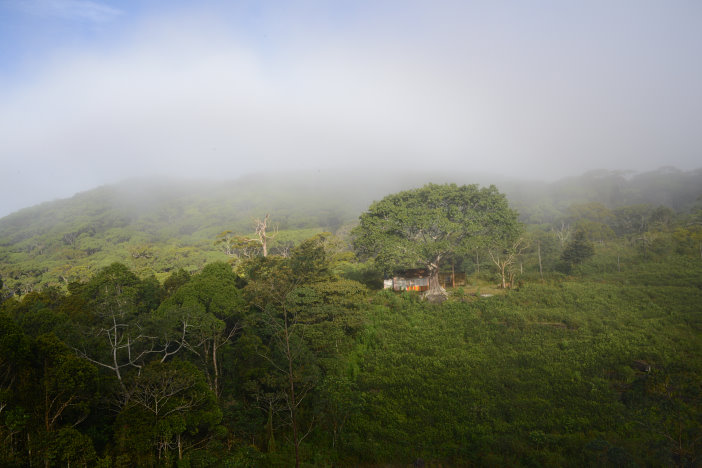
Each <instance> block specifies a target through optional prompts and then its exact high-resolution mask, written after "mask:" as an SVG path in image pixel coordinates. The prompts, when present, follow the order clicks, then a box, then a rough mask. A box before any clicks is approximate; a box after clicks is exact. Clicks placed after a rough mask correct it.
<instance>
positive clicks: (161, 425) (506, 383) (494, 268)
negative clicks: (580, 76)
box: [0, 170, 702, 467]
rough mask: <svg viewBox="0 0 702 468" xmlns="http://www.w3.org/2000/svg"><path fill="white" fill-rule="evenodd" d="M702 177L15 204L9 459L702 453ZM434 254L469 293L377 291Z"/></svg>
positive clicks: (266, 461)
mask: <svg viewBox="0 0 702 468" xmlns="http://www.w3.org/2000/svg"><path fill="white" fill-rule="evenodd" d="M700 175H702V173H701V172H699V171H697V172H692V173H681V172H676V171H671V170H663V171H659V172H657V173H655V174H642V175H640V176H637V177H632V178H629V179H625V178H623V177H622V176H621V175H619V174H612V173H592V174H586V175H584V176H582V177H580V178H577V179H573V180H569V181H563V182H559V183H555V184H550V185H538V186H536V187H535V188H534V187H532V188H529V187H530V186H532V185H533V184H526V183H517V182H509V183H508V182H504V186H505V187H506V188H505V189H504V192H505V193H506V194H507V197H505V196H504V195H503V194H502V193H500V192H499V191H498V190H497V189H496V188H494V187H488V188H480V187H478V186H459V185H455V184H441V185H438V184H427V185H425V186H424V187H421V188H414V189H412V190H404V191H401V192H398V193H392V194H388V192H389V190H383V191H381V190H380V187H381V182H380V178H379V179H377V180H376V179H372V180H371V179H367V180H366V181H365V183H366V185H365V186H364V189H363V190H361V189H360V188H359V187H360V185H358V186H356V185H354V184H349V185H343V184H341V183H340V182H338V181H333V180H330V179H327V184H326V185H323V184H321V183H320V184H318V185H315V186H310V185H306V187H307V188H306V189H304V190H303V189H301V188H300V186H299V185H296V184H293V183H288V184H287V185H286V184H285V183H284V181H282V180H280V179H275V178H270V179H267V182H265V183H264V181H263V179H260V178H252V179H248V180H240V181H237V182H233V183H221V184H214V183H210V184H199V183H197V184H195V183H188V184H174V183H170V184H167V183H165V182H163V181H162V182H159V183H154V182H146V181H141V182H132V183H129V184H125V185H120V186H113V187H102V188H100V189H96V190H94V191H91V192H87V193H83V194H79V195H76V196H75V197H73V198H72V199H70V200H62V201H57V202H51V203H47V204H44V205H41V206H38V207H34V208H31V209H26V210H23V211H21V212H18V213H15V214H14V215H11V216H8V217H6V218H4V219H3V220H2V221H1V223H0V232H1V233H2V239H3V240H2V253H1V255H2V282H3V283H4V284H3V285H2V291H3V294H2V296H0V441H1V442H2V443H0V465H2V466H8V467H12V466H17V467H19V466H35V465H44V466H69V465H70V466H76V465H79V466H100V467H127V466H146V467H156V466H159V467H174V466H179V467H184V466H191V467H198V466H199V467H204V466H281V467H282V466H293V465H296V466H378V465H387V466H408V465H412V464H414V465H415V466H422V465H424V466H554V467H555V466H612V467H615V466H616V467H619V466H699V464H700V461H701V460H702V429H701V428H702V400H701V399H700V395H702V361H700V359H699V356H700V355H702V307H701V306H700V304H702V204H701V203H700V202H701V200H700V198H699V197H700V193H701V192H702V184H700V183H699V177H700ZM641 180H647V181H655V182H656V183H655V184H654V183H651V184H645V183H643V182H641ZM373 181H377V183H378V185H374V184H375V182H373ZM371 182H373V183H371ZM412 182H413V180H411V178H407V179H403V180H401V179H396V180H395V182H394V184H395V186H396V187H399V188H404V186H405V184H407V185H409V186H415V187H416V186H417V185H416V184H415V185H413V184H412ZM306 183H307V184H309V183H311V179H309V180H306ZM358 184H360V182H358ZM420 185H421V184H420ZM587 186H590V187H592V190H593V191H588V190H585V189H584V187H587ZM352 187H355V188H353V190H352ZM607 187H609V188H607ZM615 189H616V190H617V191H618V192H616V193H617V194H618V195H617V196H614V195H612V194H613V193H615ZM354 190H355V192H356V193H357V196H356V197H354V195H353V193H354ZM525 190H528V192H520V191H525ZM381 198H382V200H381ZM362 200H366V201H364V202H363V203H367V205H365V206H363V207H358V204H361V201H362ZM372 200H379V201H376V202H373V203H372V204H371V201H372ZM508 201H509V204H508V203H507V202H508ZM510 205H511V206H510ZM515 207H521V208H519V209H520V212H519V215H520V218H521V219H522V221H523V223H517V222H516V220H517V213H516V212H515V211H514V208H515ZM361 213H363V214H362V216H361V220H360V222H358V221H357V220H358V216H359V214H361ZM266 214H269V215H270V216H269V217H268V218H266V217H265V216H266ZM275 225H277V228H276V227H275ZM354 226H355V227H354ZM264 240H265V242H267V243H268V244H267V246H266V248H263V245H262V243H263V241H264ZM437 255H438V257H440V258H441V262H439V261H438V260H437V258H438V257H437ZM422 262H425V263H422ZM422 265H429V267H431V265H435V266H436V268H437V270H440V271H441V272H443V273H449V272H450V273H456V272H458V273H465V278H466V280H465V284H457V285H456V286H455V287H448V288H447V289H448V290H447V291H445V295H442V297H441V301H437V302H435V303H433V302H430V301H429V300H427V297H428V295H427V296H426V297H425V296H423V295H422V293H419V292H414V291H392V290H389V289H380V288H381V286H382V279H383V276H384V275H387V274H389V273H395V272H397V271H400V270H402V269H405V268H411V267H417V266H419V267H421V266H422ZM437 287H438V286H437Z"/></svg>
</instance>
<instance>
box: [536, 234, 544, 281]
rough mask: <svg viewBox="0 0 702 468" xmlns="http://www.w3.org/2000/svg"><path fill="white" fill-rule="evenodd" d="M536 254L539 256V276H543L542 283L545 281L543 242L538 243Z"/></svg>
mask: <svg viewBox="0 0 702 468" xmlns="http://www.w3.org/2000/svg"><path fill="white" fill-rule="evenodd" d="M536 252H537V253H538V254H539V275H540V276H541V281H542V282H543V280H544V269H543V267H542V266H541V241H538V242H537V243H536Z"/></svg>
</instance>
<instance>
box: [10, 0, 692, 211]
mask: <svg viewBox="0 0 702 468" xmlns="http://www.w3.org/2000/svg"><path fill="white" fill-rule="evenodd" d="M57 3H63V4H65V5H64V6H66V5H69V4H79V3H80V4H84V5H82V6H83V7H90V8H92V7H95V8H94V11H96V12H100V11H103V12H104V13H105V14H109V9H110V8H113V7H111V6H109V5H106V4H99V3H97V2H57ZM87 4H91V5H87ZM69 6H70V5H69ZM209 6H210V8H209V9H203V10H197V11H196V10H193V9H181V10H177V11H175V12H172V13H168V14H167V15H157V14H154V13H153V12H152V13H151V14H149V15H147V16H144V17H138V18H133V19H131V20H130V21H131V22H130V23H128V25H127V26H125V27H124V28H123V30H121V32H120V35H119V36H118V38H117V39H112V40H111V41H108V42H106V43H100V44H98V45H91V44H90V43H88V42H86V43H78V44H69V45H64V46H62V47H60V48H57V49H56V50H52V51H49V52H47V53H46V54H45V59H43V60H42V61H40V63H39V65H35V66H34V68H33V69H32V73H28V72H26V71H25V72H24V73H23V72H22V71H20V72H18V73H17V74H16V75H6V76H1V77H0V102H2V105H1V106H0V163H1V164H2V168H3V169H2V171H3V173H4V175H5V176H4V177H3V179H4V180H3V184H2V188H1V189H0V215H4V214H7V213H9V212H10V211H13V210H16V209H19V208H21V207H24V206H28V205H31V204H34V203H37V202H40V201H44V200H47V199H51V198H55V197H63V196H69V195H71V194H73V193H75V192H77V191H80V190H85V189H88V188H91V187H93V186H96V185H99V184H103V183H107V182H113V181H116V180H119V179H123V178H127V177H135V176H143V175H151V174H164V175H169V176H179V177H184V176H192V177H219V178H235V177H237V176H239V175H242V174H246V173H249V172H255V171H267V170H277V171H281V170H304V169H318V168H325V169H327V168H345V167H348V168H355V169H359V168H360V169H363V168H367V169H368V170H372V168H374V167H383V168H388V167H394V166H398V167H400V166H401V167H402V168H403V169H408V168H414V169H417V170H422V169H423V168H431V169H442V170H450V169H452V168H455V169H456V170H458V171H462V172H466V171H476V172H483V173H485V172H494V173H501V174H504V175H508V176H526V177H531V178H541V179H553V178H555V177H562V176H566V175H573V174H578V173H581V172H584V171H586V170H589V169H594V168H607V169H631V170H650V169H655V168H657V167H660V166H664V165H673V166H677V167H679V168H681V169H692V168H696V167H700V166H702V164H700V162H702V158H701V157H700V148H702V144H701V143H702V131H701V130H702V129H700V122H701V121H702V120H701V119H700V116H699V109H701V108H702V91H701V87H702V85H701V84H700V83H702V71H701V70H702V69H701V65H700V61H699V60H698V57H697V55H698V53H699V50H700V48H701V46H702V32H701V31H702V21H701V20H700V18H702V15H700V13H701V12H702V10H701V8H700V7H697V6H696V4H693V3H685V2H671V3H668V4H666V5H660V4H656V3H653V2H621V3H617V4H616V5H610V4H609V3H606V2H602V3H600V2H594V3H591V4H589V5H584V6H579V7H575V6H563V5H560V4H557V3H550V2H543V3H536V4H531V6H530V7H529V8H527V7H526V6H509V7H508V6H504V5H503V6H494V5H492V4H489V3H485V4H482V3H481V4H477V3H476V4H471V5H464V4H463V3H450V2H445V3H444V2H438V3H436V4H435V3H432V4H431V5H430V4H429V3H413V2H409V3H400V2H396V3H394V2H388V3H385V2H383V6H378V5H376V4H375V3H367V4H366V3H359V4H358V5H356V6H355V7H354V8H352V9H351V10H350V11H341V10H339V9H338V7H337V8H333V7H331V6H329V5H327V6H326V7H325V8H318V7H313V6H311V5H310V4H307V3H301V4H296V5H294V6H293V5H290V4H287V5H286V6H281V5H277V6H276V8H273V7H271V8H267V9H264V10H262V11H257V12H256V14H255V15H254V14H252V13H251V12H250V11H249V10H246V9H236V8H234V9H231V8H224V7H222V6H221V4H217V5H214V4H212V5H209ZM90 8H88V9H87V10H84V11H89V10H90ZM115 11H117V10H116V9H115ZM130 14H133V12H132V13H130V11H129V9H128V8H125V12H124V14H123V15H118V13H115V15H118V16H120V17H121V16H129V15H130Z"/></svg>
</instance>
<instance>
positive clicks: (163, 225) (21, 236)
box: [0, 169, 702, 295]
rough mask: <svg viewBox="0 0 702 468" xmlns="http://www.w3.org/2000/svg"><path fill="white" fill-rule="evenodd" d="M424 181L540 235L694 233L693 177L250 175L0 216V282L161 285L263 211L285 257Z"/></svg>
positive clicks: (122, 189)
mask: <svg viewBox="0 0 702 468" xmlns="http://www.w3.org/2000/svg"><path fill="white" fill-rule="evenodd" d="M427 182H437V183H441V182H453V183H458V184H465V183H480V184H482V185H489V184H495V185H497V187H498V188H499V189H500V190H501V191H502V192H503V193H505V194H506V195H507V198H508V200H509V202H510V205H511V206H512V207H513V208H515V209H516V210H517V211H518V212H519V214H520V219H521V220H522V221H523V222H525V223H527V224H529V225H534V226H535V225H539V226H540V229H541V230H552V229H561V228H565V226H569V227H570V228H573V227H574V226H575V224H577V223H581V227H585V226H583V223H589V228H590V229H591V230H598V229H599V230H602V229H604V232H602V233H600V234H597V233H595V232H592V233H591V234H590V235H591V236H595V237H597V236H600V237H602V236H604V237H603V238H607V236H610V237H611V236H612V235H613V234H612V233H611V232H610V231H614V232H615V234H616V235H619V236H621V235H629V236H631V235H633V234H642V233H643V232H647V231H648V230H649V228H650V227H652V226H649V224H651V223H653V224H655V223H660V222H664V223H667V228H671V229H672V227H673V224H671V223H672V222H673V216H672V214H673V213H675V214H676V216H677V218H676V219H677V220H678V221H679V222H678V224H677V225H676V227H681V228H683V229H693V230H694V221H685V220H684V218H685V216H688V215H690V214H691V213H694V212H695V210H696V209H699V207H700V206H702V202H701V201H700V199H699V197H700V195H701V192H702V190H701V189H700V187H702V171H700V170H698V171H691V172H681V171H677V170H674V169H661V170H659V171H656V172H651V173H642V174H636V175H631V174H630V175H627V174H622V173H618V172H608V171H596V172H591V173H587V174H584V175H582V176H580V177H576V178H571V179H567V180H562V181H558V182H554V183H538V182H527V181H516V180H505V179H501V178H499V177H495V176H488V175H467V174H445V173H444V174H441V173H433V174H432V173H429V174H427V173H421V174H420V173H403V172H397V173H370V174H362V173H350V174H349V173H344V174H340V173H318V174H309V173H303V174H293V175H286V176H282V175H258V176H248V177H245V178H242V179H238V180H235V181H231V182H212V181H210V182H208V181H169V180H147V179H143V180H141V179H140V180H132V181H129V182H124V183H122V184H119V185H113V186H105V187H100V188H97V189H95V190H91V191H88V192H84V193H80V194H77V195H75V196H74V197H72V198H70V199H65V200H57V201H53V202H47V203H44V204H41V205H38V206H35V207H32V208H27V209H24V210H21V211H19V212H17V213H14V214H12V215H9V216H6V217H5V218H2V219H0V278H3V281H4V283H5V286H4V287H5V290H4V294H5V295H7V294H13V293H18V294H23V293H26V292H29V291H33V290H36V289H38V288H41V287H42V286H46V285H52V286H61V287H62V288H64V289H65V287H66V285H67V284H68V283H69V282H71V281H74V280H85V279H87V278H89V277H90V276H92V275H94V274H95V273H96V272H97V271H98V269H99V268H101V267H105V266H107V265H109V264H111V263H113V262H115V261H119V262H123V263H125V264H126V265H128V266H129V267H130V268H131V269H133V270H134V271H136V272H137V273H138V274H140V275H148V274H155V275H156V277H157V278H158V279H160V280H163V279H164V278H165V277H166V276H167V274H168V273H169V272H171V271H173V270H175V269H178V268H184V269H186V270H187V271H188V272H190V273H194V272H196V271H199V270H200V269H201V268H202V267H203V266H204V265H205V264H206V263H207V262H210V261H215V260H226V259H227V255H226V254H225V253H224V251H223V248H222V245H221V243H220V244H215V241H217V236H218V235H219V234H221V233H223V232H225V231H231V233H232V235H241V236H246V237H249V238H250V237H255V235H254V227H255V226H254V220H255V219H262V218H263V217H264V216H265V215H266V214H267V213H268V214H270V219H271V225H272V227H276V228H277V229H278V235H277V236H276V237H275V238H274V239H273V240H272V242H271V247H272V248H273V249H274V251H275V249H276V248H277V249H280V250H281V251H285V250H287V249H289V248H290V247H291V246H292V245H295V243H299V242H300V241H301V240H302V239H305V238H307V237H310V236H311V235H314V234H316V233H319V232H324V231H328V232H332V233H335V234H338V235H339V236H341V237H342V238H343V237H345V236H346V235H347V233H348V231H349V229H350V227H351V226H352V225H353V224H355V223H356V222H357V219H358V216H359V214H360V213H361V212H362V211H363V210H364V209H366V208H367V207H368V205H369V204H370V203H371V202H372V201H373V200H378V199H380V198H382V197H383V196H384V195H386V194H388V193H392V192H395V191H397V190H401V189H406V188H410V187H417V186H421V185H423V184H425V183H427ZM661 207H663V208H661ZM665 208H667V209H668V210H669V211H666V210H665ZM690 223H692V224H690ZM680 235H681V236H682V237H685V236H686V234H685V233H684V232H681V233H680ZM693 237H694V233H693ZM596 240H600V239H599V238H598V239H596ZM688 240H689V242H692V243H694V239H692V238H690V239H688ZM686 242H687V241H686ZM688 247H689V246H688ZM689 248H691V247H689ZM224 250H226V249H224Z"/></svg>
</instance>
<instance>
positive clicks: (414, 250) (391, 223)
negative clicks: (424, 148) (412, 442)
mask: <svg viewBox="0 0 702 468" xmlns="http://www.w3.org/2000/svg"><path fill="white" fill-rule="evenodd" d="M520 232H521V225H520V224H519V222H518V221H517V213H516V212H515V211H514V210H512V209H511V208H510V207H509V205H508V203H507V199H506V198H505V196H504V195H503V194H501V193H500V192H499V191H498V190H497V188H495V187H494V186H490V187H487V188H478V186H477V185H462V186H458V185H456V184H445V185H437V184H428V185H425V186H424V187H422V188H418V189H413V190H406V191H403V192H399V193H395V194H392V195H388V196H386V197H385V198H383V199H382V200H380V201H377V202H374V203H373V204H372V205H371V206H370V208H368V211H367V212H365V213H363V214H362V215H361V218H360V224H359V225H358V227H356V228H355V230H354V232H353V236H354V248H355V249H356V251H357V253H358V254H359V255H360V256H362V257H372V258H374V259H375V262H376V264H377V265H378V266H379V267H380V268H381V269H383V270H384V271H385V272H386V273H387V272H391V271H394V270H399V269H402V268H418V267H423V268H426V269H427V270H428V273H429V291H428V292H427V295H429V296H433V295H445V292H444V291H443V288H442V287H441V285H440V284H439V269H440V266H441V262H442V260H444V259H446V258H447V257H450V256H452V255H464V254H468V253H469V252H472V251H475V249H481V248H487V247H489V246H494V245H507V244H508V243H509V242H511V241H513V240H514V239H515V238H516V237H517V236H518V235H519V233H520Z"/></svg>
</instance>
